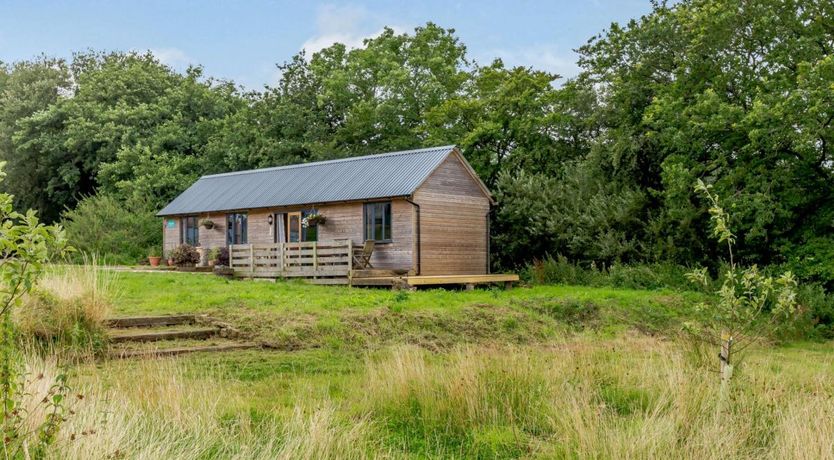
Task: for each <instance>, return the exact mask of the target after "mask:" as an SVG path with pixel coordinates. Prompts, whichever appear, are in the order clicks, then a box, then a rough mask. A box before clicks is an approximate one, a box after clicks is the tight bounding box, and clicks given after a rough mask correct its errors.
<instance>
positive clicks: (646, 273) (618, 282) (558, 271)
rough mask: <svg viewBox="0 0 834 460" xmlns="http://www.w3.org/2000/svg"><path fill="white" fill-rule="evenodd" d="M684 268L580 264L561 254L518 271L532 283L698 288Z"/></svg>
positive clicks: (676, 266)
mask: <svg viewBox="0 0 834 460" xmlns="http://www.w3.org/2000/svg"><path fill="white" fill-rule="evenodd" d="M686 273H687V269H686V268H685V267H682V266H680V265H674V264H659V263H657V264H635V265H625V264H614V265H612V266H611V267H610V268H608V269H605V268H602V269H600V268H597V267H596V266H595V265H591V266H590V267H587V268H586V267H583V266H581V265H579V264H575V263H572V262H570V261H569V260H568V259H567V258H566V257H564V256H558V257H557V258H555V259H554V258H553V257H550V256H548V257H547V258H545V259H541V260H536V261H534V262H533V263H532V264H530V265H528V266H527V267H526V268H525V269H524V270H523V271H522V277H523V278H524V279H525V280H526V281H528V282H531V283H535V284H566V285H578V286H611V287H618V288H626V289H674V290H681V291H683V290H694V289H702V288H700V287H699V286H697V285H695V284H694V283H692V282H691V281H689V280H688V279H687V278H686Z"/></svg>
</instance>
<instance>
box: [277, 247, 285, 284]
mask: <svg viewBox="0 0 834 460" xmlns="http://www.w3.org/2000/svg"><path fill="white" fill-rule="evenodd" d="M278 257H279V258H280V259H281V262H279V263H278V267H279V268H280V270H281V277H284V278H286V276H285V275H286V273H284V243H278Z"/></svg>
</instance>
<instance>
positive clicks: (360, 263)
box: [353, 240, 376, 270]
mask: <svg viewBox="0 0 834 460" xmlns="http://www.w3.org/2000/svg"><path fill="white" fill-rule="evenodd" d="M375 245H376V243H375V242H374V240H367V241H365V245H364V246H362V249H358V250H356V251H355V252H354V253H353V268H357V269H359V270H362V269H365V268H374V266H373V265H371V256H372V255H374V246H375Z"/></svg>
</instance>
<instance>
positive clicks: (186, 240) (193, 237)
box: [180, 216, 200, 246]
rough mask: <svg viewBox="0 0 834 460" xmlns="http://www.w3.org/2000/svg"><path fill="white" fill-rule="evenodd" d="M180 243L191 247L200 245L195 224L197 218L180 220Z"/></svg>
mask: <svg viewBox="0 0 834 460" xmlns="http://www.w3.org/2000/svg"><path fill="white" fill-rule="evenodd" d="M180 243H182V244H190V245H191V246H199V245H200V230H199V227H198V224H197V216H188V217H183V218H182V223H181V225H180Z"/></svg>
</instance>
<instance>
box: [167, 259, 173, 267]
mask: <svg viewBox="0 0 834 460" xmlns="http://www.w3.org/2000/svg"><path fill="white" fill-rule="evenodd" d="M168 266H169V267H173V266H174V259H168Z"/></svg>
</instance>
